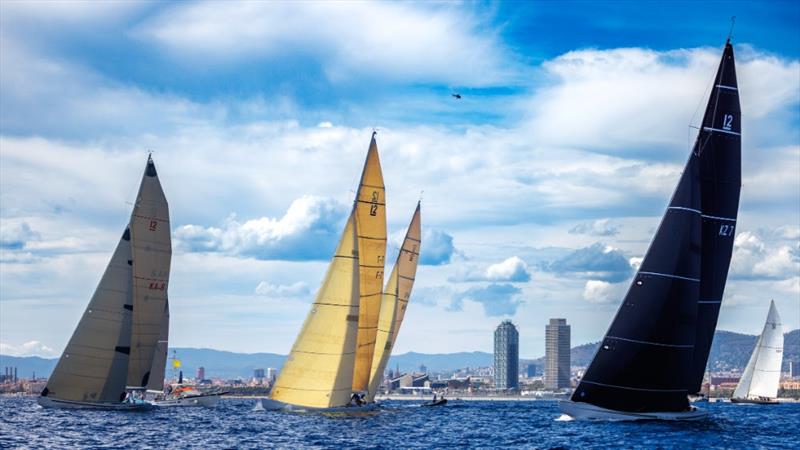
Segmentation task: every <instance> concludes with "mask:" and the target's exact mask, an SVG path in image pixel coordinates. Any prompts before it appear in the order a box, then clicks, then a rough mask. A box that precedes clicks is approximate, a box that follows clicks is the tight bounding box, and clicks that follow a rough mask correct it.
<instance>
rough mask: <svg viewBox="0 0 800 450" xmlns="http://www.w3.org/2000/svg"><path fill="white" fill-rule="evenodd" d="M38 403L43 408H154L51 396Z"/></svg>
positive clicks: (140, 409) (117, 409)
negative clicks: (79, 400) (78, 400)
mask: <svg viewBox="0 0 800 450" xmlns="http://www.w3.org/2000/svg"><path fill="white" fill-rule="evenodd" d="M36 403H38V404H39V406H41V407H43V408H59V409H94V410H103V411H147V410H150V409H153V405H151V404H149V403H94V402H77V401H72V400H59V399H55V398H50V397H41V396H40V397H38V398H37V399H36Z"/></svg>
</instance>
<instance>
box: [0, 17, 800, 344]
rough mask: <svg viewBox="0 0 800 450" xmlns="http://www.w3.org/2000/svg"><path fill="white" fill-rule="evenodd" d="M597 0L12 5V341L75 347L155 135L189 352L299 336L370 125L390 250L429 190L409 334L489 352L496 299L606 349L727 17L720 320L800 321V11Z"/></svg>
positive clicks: (5, 270)
mask: <svg viewBox="0 0 800 450" xmlns="http://www.w3.org/2000/svg"><path fill="white" fill-rule="evenodd" d="M604 5H606V4H604V3H602V2H600V3H593V4H589V5H584V4H582V7H581V8H563V7H561V6H559V5H555V4H552V5H551V4H548V3H531V4H483V3H480V4H437V5H426V4H420V3H409V4H404V3H388V2H387V3H374V4H366V5H356V6H354V5H350V4H343V5H339V6H338V7H333V6H323V5H321V6H320V9H318V10H314V11H311V10H302V9H299V8H297V7H295V6H293V5H292V4H289V3H277V2H276V3H272V2H270V3H267V2H265V3H263V4H241V3H236V4H232V6H231V7H230V8H227V9H223V8H219V7H218V5H217V4H215V3H213V2H182V3H176V4H154V3H148V2H113V3H107V4H104V5H102V6H97V7H90V6H87V4H83V5H80V4H70V3H66V2H64V3H61V2H59V3H57V4H52V5H48V6H50V7H48V8H36V7H31V6H30V5H28V4H26V3H23V2H19V3H13V2H2V3H0V8H2V14H0V21H1V22H0V24H1V25H2V27H0V34H1V37H2V43H0V46H2V47H0V54H2V55H3V57H2V58H3V59H2V64H0V94H2V95H1V97H2V101H1V102H0V119H2V120H0V188H1V189H0V199H1V200H2V202H0V232H1V233H0V234H2V236H0V238H1V239H0V353H3V354H12V355H40V356H46V357H54V356H57V355H58V354H60V352H61V350H62V349H63V347H64V345H65V344H66V342H67V340H68V338H69V336H70V333H71V332H72V330H73V329H74V327H75V324H76V323H77V321H78V318H79V317H80V315H81V313H82V312H83V310H84V308H85V306H86V304H87V302H88V300H89V297H90V296H91V293H92V291H93V290H94V288H95V287H96V284H97V281H98V280H99V279H100V276H101V275H102V270H103V267H104V266H105V265H106V264H107V262H108V260H109V257H110V255H111V250H112V249H113V245H114V242H115V241H116V239H118V238H119V232H120V230H121V229H122V228H123V227H124V224H125V221H126V220H127V217H128V216H129V214H130V208H131V207H130V202H131V201H133V199H134V198H135V185H136V183H137V181H138V179H139V177H140V176H141V169H142V166H143V165H144V162H145V160H146V157H147V152H148V150H153V151H154V155H153V156H154V159H155V162H156V165H157V166H158V170H159V174H160V177H161V178H162V182H163V185H164V189H165V192H166V195H167V199H168V200H169V202H170V207H171V211H172V217H171V219H172V220H171V222H172V237H173V242H174V260H173V265H172V271H173V273H172V277H171V280H172V284H171V286H170V287H169V294H170V307H171V325H172V328H171V330H170V344H171V345H174V346H181V347H202V348H216V349H223V350H231V351H237V352H251V353H252V352H274V353H279V354H287V353H288V352H289V349H290V347H291V344H292V341H293V339H294V337H295V336H296V334H297V331H298V330H299V329H300V326H301V325H302V321H303V318H304V317H305V315H306V312H307V310H308V306H309V303H310V302H311V301H312V299H313V296H314V292H315V291H316V290H317V288H318V286H319V283H320V281H321V279H322V277H323V272H324V270H325V267H326V266H327V262H328V259H329V258H330V256H331V254H332V250H333V246H334V245H335V243H336V239H337V236H338V234H339V233H340V231H341V227H342V224H343V222H344V220H345V218H346V214H347V210H348V207H349V204H350V202H351V201H352V193H351V189H353V187H354V186H355V183H356V181H357V180H356V177H357V176H358V173H359V169H360V166H361V164H362V161H363V155H364V154H365V152H366V149H367V145H368V143H369V136H370V135H371V133H372V130H373V128H377V129H378V135H377V139H378V147H379V151H380V154H381V161H382V164H383V166H384V171H385V179H386V187H387V211H388V215H389V232H390V240H389V251H388V252H387V258H386V260H387V261H393V260H394V254H396V252H397V245H398V242H399V240H400V239H402V233H403V231H404V227H405V226H406V225H407V220H408V217H409V216H410V214H411V213H412V211H413V208H414V206H415V205H416V202H417V200H418V199H419V198H420V196H422V199H423V201H422V223H423V239H422V253H421V262H422V264H423V265H421V266H420V269H419V272H418V274H417V284H416V286H415V288H414V291H413V292H412V294H411V300H410V303H409V306H408V315H407V317H406V321H405V322H404V325H403V330H402V332H401V333H400V335H399V339H398V341H397V344H396V346H395V348H394V350H395V352H396V353H405V352H408V351H419V352H432V353H444V352H451V351H471V350H481V351H487V352H490V351H491V349H492V342H491V339H490V338H489V337H488V336H489V335H490V333H491V331H492V330H493V329H494V327H495V326H496V324H497V322H498V321H499V320H502V319H509V320H513V321H514V323H516V324H517V326H518V328H519V332H520V334H522V335H523V340H522V342H521V347H520V351H521V353H522V356H523V357H535V356H540V355H542V354H544V353H545V345H544V341H545V333H544V327H545V326H546V324H547V322H546V318H548V317H564V318H566V319H567V321H568V322H569V323H570V324H571V325H574V327H573V335H572V341H573V343H575V344H581V343H586V342H596V341H599V340H600V339H601V338H602V336H603V332H604V331H605V329H606V327H607V326H608V324H609V323H610V321H611V319H612V317H613V315H614V313H615V311H616V309H617V307H618V306H619V303H620V302H621V301H622V297H623V295H624V293H625V290H626V289H627V287H628V284H629V282H630V278H631V276H632V274H633V272H634V271H635V269H636V267H637V264H638V262H639V261H640V260H641V257H642V256H643V253H644V251H645V250H646V247H647V245H648V243H649V240H650V238H651V237H652V233H653V230H654V228H655V227H656V226H657V225H658V220H659V218H660V217H661V215H662V214H663V212H664V207H665V206H666V204H667V201H668V197H669V195H670V192H671V191H672V189H673V188H674V186H675V184H676V181H677V177H678V175H679V173H680V170H681V167H682V165H683V163H684V161H685V157H686V155H687V154H688V151H689V150H688V145H689V143H690V142H691V140H692V139H693V132H692V129H691V128H689V127H687V125H689V124H694V125H696V123H697V121H698V120H699V118H698V117H697V114H696V112H695V109H696V108H697V107H698V105H700V104H702V103H703V102H704V101H705V98H704V96H705V95H707V88H708V82H709V76H706V75H707V74H710V73H712V72H713V67H714V66H715V65H716V63H717V60H718V56H719V50H720V48H721V47H722V44H723V43H724V41H725V37H726V36H727V34H728V31H729V27H730V22H729V17H730V16H732V15H736V16H737V17H738V19H737V23H736V28H735V29H734V34H733V42H734V48H735V51H736V55H737V65H738V66H737V67H738V70H739V73H738V75H739V80H740V88H741V96H742V110H743V117H744V119H743V125H742V129H743V180H744V183H743V184H744V186H743V188H742V199H741V206H740V215H739V218H740V221H739V224H738V227H739V228H738V229H737V230H736V240H735V248H734V256H733V261H732V267H731V272H730V275H729V280H728V285H727V288H726V290H725V298H724V302H723V306H722V312H721V316H720V322H719V325H718V329H721V330H731V331H736V332H742V333H748V334H754V333H756V332H757V331H758V330H759V328H760V326H761V324H760V323H759V321H758V320H753V318H754V317H760V316H761V314H762V311H763V309H764V307H765V306H764V305H766V304H768V302H769V300H770V298H774V299H775V301H776V303H777V305H778V307H779V309H780V310H781V311H785V317H786V319H785V325H786V331H789V330H793V329H797V328H798V327H800V302H798V301H797V299H798V296H800V247H798V240H800V226H798V224H800V209H799V208H798V202H800V176H798V173H800V142H798V135H799V134H800V116H799V115H798V114H799V113H798V106H799V105H800V93H799V92H798V89H797V86H798V85H799V84H800V60H799V59H798V58H800V44H798V42H800V39H798V38H800V31H798V29H797V27H796V24H797V23H798V22H800V7H798V6H797V4H796V3H791V2H772V3H768V4H755V3H749V2H739V3H736V4H732V5H728V7H727V8H724V9H725V11H721V9H723V8H718V5H709V4H702V5H698V6H697V8H692V11H686V10H685V9H684V8H672V7H667V6H663V5H649V6H637V5H628V7H627V8H625V11H621V10H619V9H618V8H605V7H604ZM249 8H255V10H251V9H249ZM578 10H580V11H578ZM654 12H655V13H654ZM320 15H322V16H327V17H332V18H333V19H335V20H328V21H325V20H320V17H321V16H320ZM276 17H293V20H294V22H292V23H293V24H295V25H297V26H294V27H293V26H285V24H282V23H280V21H278V20H276V19H275V18H276ZM632 23H636V24H638V25H637V26H635V27H634V26H632V25H630V24H632ZM392 24H400V25H399V26H398V27H396V28H395V27H393V26H391V25H392ZM567 24H569V26H566V25H567ZM676 24H681V26H680V27H679V26H677V25H676ZM398 29H402V31H397V30H398ZM220 30H225V31H224V32H222V31H220ZM306 30H313V32H311V33H308V32H306ZM353 30H369V32H370V33H371V35H372V36H374V39H371V40H369V41H368V42H362V41H363V39H360V36H359V35H358V34H355V35H354V34H353V33H355V32H354V31H353ZM385 30H395V31H397V32H398V33H400V34H399V35H398V34H394V33H395V31H391V32H390V31H385ZM564 30H578V31H580V32H568V31H564ZM352 42H359V46H358V47H357V48H354V47H353V46H352ZM278 43H282V44H281V45H278ZM432 43H436V44H435V45H433V44H432ZM387 48H391V49H392V51H386V49H387ZM453 93H458V94H460V95H461V97H462V98H460V99H457V98H455V97H453V96H452V94H453ZM420 191H424V193H423V194H420ZM308 236H314V239H311V240H309V239H308ZM309 242H311V244H309ZM393 252H394V254H393ZM386 270H387V272H388V271H389V270H391V267H389V266H387V268H386ZM32 318H36V320H32Z"/></svg>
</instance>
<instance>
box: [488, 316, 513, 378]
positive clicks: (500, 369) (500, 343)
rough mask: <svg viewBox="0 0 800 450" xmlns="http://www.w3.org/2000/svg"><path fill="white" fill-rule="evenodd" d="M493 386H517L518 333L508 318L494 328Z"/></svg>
mask: <svg viewBox="0 0 800 450" xmlns="http://www.w3.org/2000/svg"><path fill="white" fill-rule="evenodd" d="M494 386H495V388H497V389H516V388H518V387H519V333H518V332H517V327H515V326H514V324H513V323H511V321H510V320H505V321H503V322H502V323H501V324H500V325H498V327H497V329H496V330H494Z"/></svg>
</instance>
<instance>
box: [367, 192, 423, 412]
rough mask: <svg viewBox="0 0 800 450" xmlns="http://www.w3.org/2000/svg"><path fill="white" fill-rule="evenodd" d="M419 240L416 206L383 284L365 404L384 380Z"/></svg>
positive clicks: (414, 269) (408, 294)
mask: <svg viewBox="0 0 800 450" xmlns="http://www.w3.org/2000/svg"><path fill="white" fill-rule="evenodd" d="M421 239H422V233H421V225H420V204H419V203H417V208H416V210H415V211H414V216H413V217H412V218H411V223H410V224H409V226H408V230H407V231H406V237H405V239H403V245H402V246H401V247H400V253H398V255H397V261H395V263H394V267H393V268H392V273H391V275H389V280H388V281H387V282H386V289H384V291H383V298H382V300H381V311H380V317H379V319H378V333H377V335H376V341H375V355H374V357H373V359H372V370H371V374H370V380H369V389H368V392H367V401H373V400H374V399H375V394H376V393H377V391H378V387H380V385H381V381H383V372H384V371H385V370H386V365H387V364H388V363H389V357H390V356H391V355H392V348H393V347H394V343H395V342H396V341H397V334H398V333H399V331H400V325H401V324H402V323H403V318H404V317H405V313H406V306H407V305H408V300H409V298H410V297H411V289H412V288H413V287H414V277H415V276H416V273H417V265H418V264H419V251H420V245H421Z"/></svg>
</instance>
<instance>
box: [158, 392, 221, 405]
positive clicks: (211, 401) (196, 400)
mask: <svg viewBox="0 0 800 450" xmlns="http://www.w3.org/2000/svg"><path fill="white" fill-rule="evenodd" d="M220 398H222V395H221V394H212V395H197V396H191V397H181V398H170V399H167V400H153V401H151V402H150V403H152V404H154V405H155V406H158V407H162V408H163V407H173V406H205V407H206V408H213V407H215V406H217V403H219V399H220Z"/></svg>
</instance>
